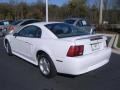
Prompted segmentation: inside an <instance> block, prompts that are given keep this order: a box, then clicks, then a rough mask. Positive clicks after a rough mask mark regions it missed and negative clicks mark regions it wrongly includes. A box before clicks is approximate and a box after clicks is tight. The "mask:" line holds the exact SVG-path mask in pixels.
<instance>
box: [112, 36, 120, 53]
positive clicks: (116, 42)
mask: <svg viewBox="0 0 120 90" xmlns="http://www.w3.org/2000/svg"><path fill="white" fill-rule="evenodd" d="M118 39H119V35H116V39H115V42H114V45H113V47H114V48H115V49H117V50H119V51H120V48H118V47H117V44H118Z"/></svg>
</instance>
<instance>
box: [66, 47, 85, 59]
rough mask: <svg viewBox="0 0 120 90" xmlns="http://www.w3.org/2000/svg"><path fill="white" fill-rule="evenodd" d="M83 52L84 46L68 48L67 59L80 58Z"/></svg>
mask: <svg viewBox="0 0 120 90" xmlns="http://www.w3.org/2000/svg"><path fill="white" fill-rule="evenodd" d="M83 51H84V45H79V46H70V48H69V50H68V53H67V56H69V57H75V56H81V55H83Z"/></svg>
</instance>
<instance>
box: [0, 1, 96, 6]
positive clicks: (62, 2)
mask: <svg viewBox="0 0 120 90" xmlns="http://www.w3.org/2000/svg"><path fill="white" fill-rule="evenodd" d="M8 1H9V0H0V2H8ZM16 1H20V0H16ZM24 1H27V2H29V3H33V2H36V1H37V0H24ZM48 1H49V4H56V5H59V6H62V5H63V4H65V3H67V2H68V1H69V0H48ZM94 1H95V0H88V3H89V4H90V5H92V3H93V2H94Z"/></svg>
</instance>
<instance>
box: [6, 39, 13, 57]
mask: <svg viewBox="0 0 120 90" xmlns="http://www.w3.org/2000/svg"><path fill="white" fill-rule="evenodd" d="M5 49H6V53H7V54H8V55H9V56H12V50H11V46H10V44H9V42H8V41H7V42H6V43H5Z"/></svg>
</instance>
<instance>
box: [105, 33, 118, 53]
mask: <svg viewBox="0 0 120 90" xmlns="http://www.w3.org/2000/svg"><path fill="white" fill-rule="evenodd" d="M105 36H107V37H111V40H110V42H109V44H108V46H109V47H111V48H112V52H113V53H115V54H118V55H120V48H118V47H117V43H118V38H119V35H118V34H117V35H116V34H105Z"/></svg>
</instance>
